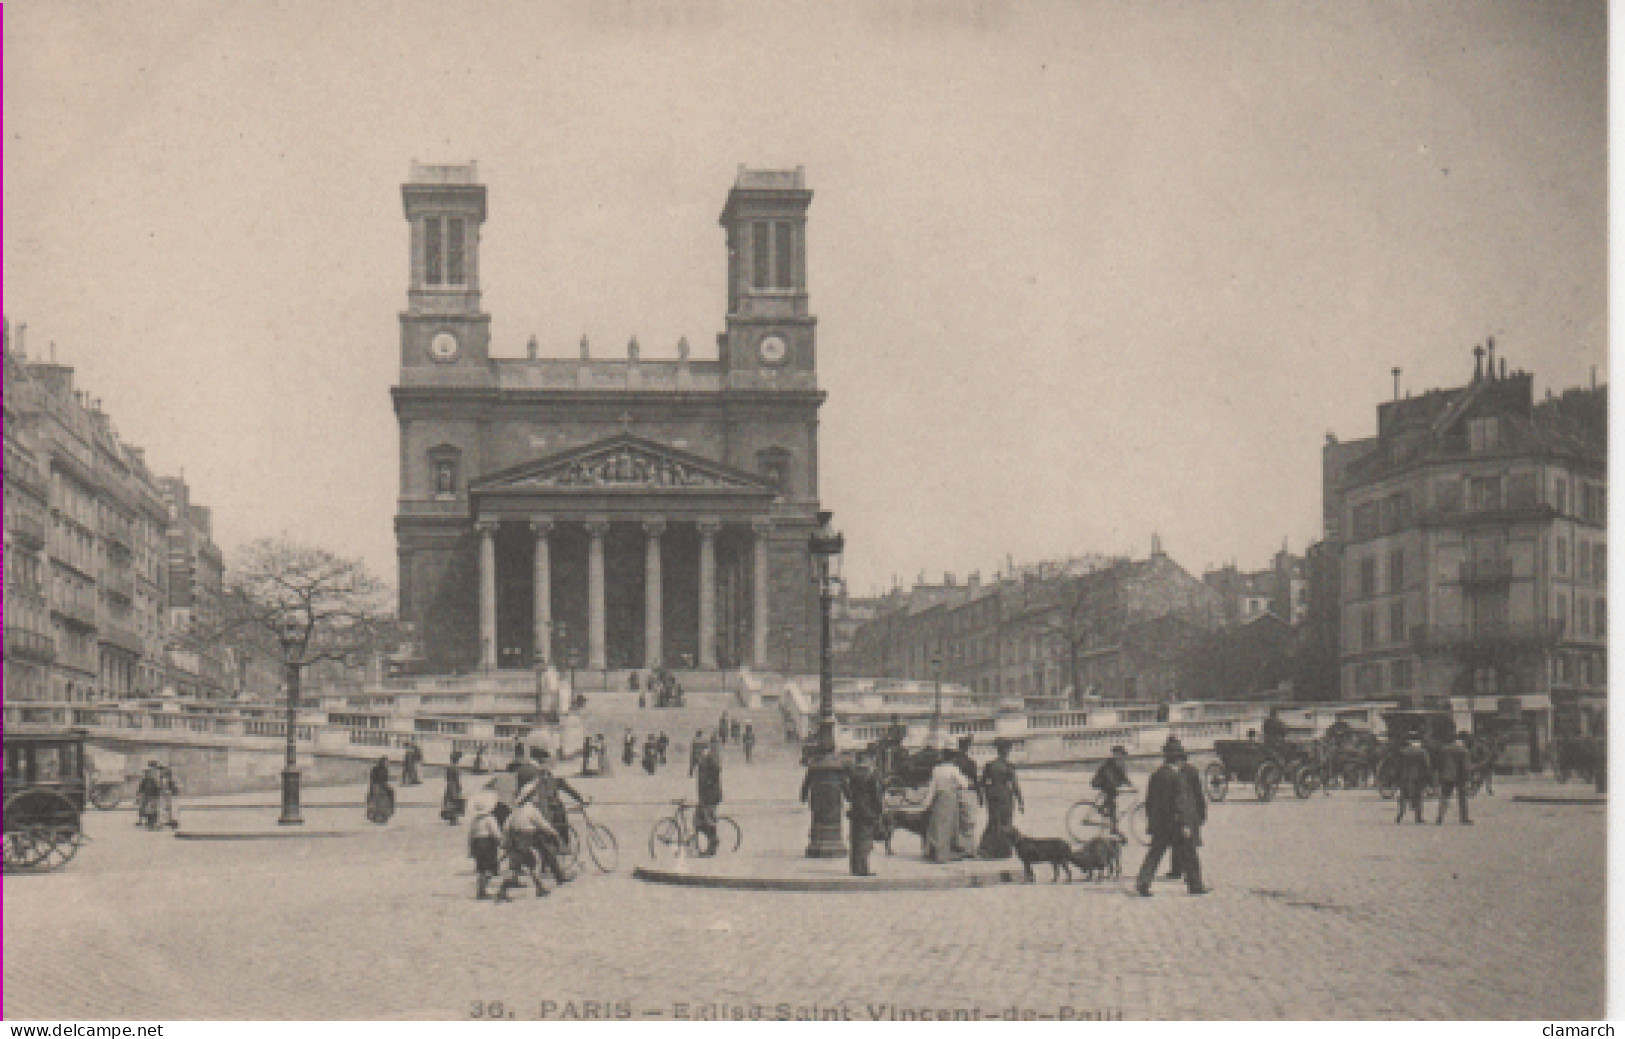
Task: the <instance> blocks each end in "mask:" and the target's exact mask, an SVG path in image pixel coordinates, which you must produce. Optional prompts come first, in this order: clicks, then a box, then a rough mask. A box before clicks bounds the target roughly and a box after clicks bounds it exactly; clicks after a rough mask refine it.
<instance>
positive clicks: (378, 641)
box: [225, 538, 399, 668]
mask: <svg viewBox="0 0 1625 1039" xmlns="http://www.w3.org/2000/svg"><path fill="white" fill-rule="evenodd" d="M388 604H389V596H388V589H387V588H386V586H385V585H384V583H383V582H382V581H381V580H379V579H378V578H376V577H374V576H372V575H371V574H369V573H367V570H366V567H365V566H364V565H363V564H362V563H361V561H360V560H355V559H345V558H343V557H341V556H336V555H334V554H333V553H331V552H329V551H327V550H326V549H322V548H312V547H309V546H306V545H299V544H295V543H294V542H291V541H288V540H286V539H271V538H262V539H260V540H259V541H255V542H253V543H252V544H250V545H248V546H246V547H245V548H243V549H242V550H241V551H240V552H239V553H238V555H237V558H236V559H235V560H234V562H233V566H232V567H231V569H230V570H229V576H228V579H227V594H226V596H225V609H226V611H227V614H228V615H227V617H226V626H227V629H228V634H227V636H226V637H227V638H228V640H229V639H230V637H231V635H230V632H240V633H242V634H243V635H249V634H250V633H254V634H257V635H259V636H260V637H263V635H264V634H269V635H270V637H271V638H273V639H276V640H277V641H278V642H279V643H281V645H282V647H283V651H284V652H285V653H287V654H288V657H289V659H288V661H287V663H289V664H292V665H295V666H297V667H301V668H303V667H308V666H309V665H311V664H315V663H317V662H319V661H322V660H347V659H353V658H354V657H356V656H358V655H366V654H368V653H371V652H373V651H375V650H379V649H386V648H390V647H392V646H393V645H394V643H395V641H396V639H397V638H398V636H399V629H398V626H397V624H396V623H395V620H394V617H393V615H392V613H391V612H390V609H389V605H388Z"/></svg>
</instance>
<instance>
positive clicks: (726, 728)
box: [695, 711, 756, 765]
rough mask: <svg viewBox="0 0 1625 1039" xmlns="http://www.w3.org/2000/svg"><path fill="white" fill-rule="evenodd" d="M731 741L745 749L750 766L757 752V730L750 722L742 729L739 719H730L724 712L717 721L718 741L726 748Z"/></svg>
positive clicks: (746, 759) (746, 761) (747, 762)
mask: <svg viewBox="0 0 1625 1039" xmlns="http://www.w3.org/2000/svg"><path fill="white" fill-rule="evenodd" d="M695 735H696V736H698V735H699V734H698V733H695ZM729 740H732V741H733V742H735V743H737V744H739V746H740V747H741V748H743V749H744V751H745V764H747V765H748V764H750V763H751V757H752V755H754V754H755V752H756V729H755V728H754V727H753V726H752V725H751V723H750V722H745V723H743V727H742V728H741V723H740V721H739V719H738V718H730V717H728V712H727V711H723V712H722V717H721V718H719V719H717V741H718V742H719V743H721V744H722V745H724V746H726V745H727V743H728V741H729Z"/></svg>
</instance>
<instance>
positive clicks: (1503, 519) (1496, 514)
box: [1417, 501, 1557, 527]
mask: <svg viewBox="0 0 1625 1039" xmlns="http://www.w3.org/2000/svg"><path fill="white" fill-rule="evenodd" d="M1556 515H1557V510H1556V509H1554V508H1552V507H1551V506H1550V505H1547V504H1546V503H1544V502H1538V501H1533V502H1519V503H1517V504H1506V505H1492V506H1480V507H1478V508H1471V507H1467V506H1463V507H1462V508H1459V509H1440V508H1432V509H1423V510H1422V511H1421V512H1420V513H1418V514H1417V520H1418V522H1419V523H1420V524H1421V525H1422V526H1424V527H1453V526H1470V525H1472V524H1475V523H1527V522H1532V521H1540V520H1549V519H1552V518H1553V517H1554V516H1556Z"/></svg>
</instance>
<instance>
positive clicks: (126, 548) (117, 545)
mask: <svg viewBox="0 0 1625 1039" xmlns="http://www.w3.org/2000/svg"><path fill="white" fill-rule="evenodd" d="M102 537H104V538H106V539H107V547H108V548H111V549H113V550H114V554H115V555H118V554H122V555H126V556H128V555H133V554H134V553H133V551H132V550H131V548H130V535H128V534H126V533H124V532H123V531H122V530H115V529H113V528H112V527H108V528H106V529H104V530H103V531H102Z"/></svg>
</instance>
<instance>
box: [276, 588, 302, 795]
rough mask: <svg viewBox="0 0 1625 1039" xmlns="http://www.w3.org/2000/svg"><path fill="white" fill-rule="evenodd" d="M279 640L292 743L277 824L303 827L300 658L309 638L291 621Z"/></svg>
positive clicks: (289, 740)
mask: <svg viewBox="0 0 1625 1039" xmlns="http://www.w3.org/2000/svg"><path fill="white" fill-rule="evenodd" d="M279 641H280V642H281V643H282V659H283V666H284V668H285V669H286V683H285V684H286V685H287V687H288V733H287V736H288V741H287V752H286V755H285V758H284V761H283V767H282V815H281V816H280V817H279V818H278V819H277V823H278V825H281V826H299V825H302V824H303V823H304V821H305V820H304V817H303V816H301V815H300V814H299V747H298V744H297V743H296V742H295V741H296V740H297V739H298V726H299V677H300V669H301V667H302V663H301V661H300V659H299V658H300V656H301V655H302V654H303V651H304V648H305V638H304V633H303V631H302V630H301V628H300V626H299V624H298V622H297V621H294V620H292V619H289V620H288V621H287V622H286V623H285V624H284V625H283V628H282V631H281V633H280V636H279Z"/></svg>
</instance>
